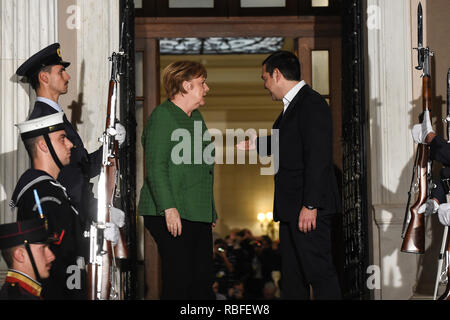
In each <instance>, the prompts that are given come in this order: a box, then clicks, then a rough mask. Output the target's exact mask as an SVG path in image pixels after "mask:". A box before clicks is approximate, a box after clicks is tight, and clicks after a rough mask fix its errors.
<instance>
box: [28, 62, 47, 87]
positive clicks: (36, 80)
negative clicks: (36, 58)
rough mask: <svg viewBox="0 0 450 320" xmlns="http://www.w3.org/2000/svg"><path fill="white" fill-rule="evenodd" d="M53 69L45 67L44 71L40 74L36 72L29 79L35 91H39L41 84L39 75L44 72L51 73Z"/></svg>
mask: <svg viewBox="0 0 450 320" xmlns="http://www.w3.org/2000/svg"><path fill="white" fill-rule="evenodd" d="M52 67H53V65H51V66H45V67H43V68H42V69H40V70H39V71H38V72H35V73H34V74H33V75H32V76H31V77H30V78H29V79H28V82H29V83H30V85H31V87H32V88H33V90H35V91H36V90H37V89H39V87H40V83H39V73H41V72H42V71H44V72H51V71H52Z"/></svg>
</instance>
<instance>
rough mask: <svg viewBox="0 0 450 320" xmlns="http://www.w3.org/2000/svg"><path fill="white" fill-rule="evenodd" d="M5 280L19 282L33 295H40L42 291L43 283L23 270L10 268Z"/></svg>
mask: <svg viewBox="0 0 450 320" xmlns="http://www.w3.org/2000/svg"><path fill="white" fill-rule="evenodd" d="M5 282H8V283H17V284H18V285H19V286H21V287H22V288H23V289H24V290H25V291H27V292H29V293H30V294H32V295H33V296H36V297H40V296H41V291H42V285H41V284H40V283H39V282H37V281H36V280H33V279H31V278H30V277H29V276H28V275H26V274H25V273H23V272H20V271H17V270H14V269H9V270H8V273H7V275H6V279H5Z"/></svg>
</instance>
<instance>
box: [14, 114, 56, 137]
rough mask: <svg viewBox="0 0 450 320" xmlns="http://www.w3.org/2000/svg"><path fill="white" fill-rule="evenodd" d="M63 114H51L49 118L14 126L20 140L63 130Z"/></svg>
mask: <svg viewBox="0 0 450 320" xmlns="http://www.w3.org/2000/svg"><path fill="white" fill-rule="evenodd" d="M63 116H64V112H57V113H53V114H51V115H49V116H44V117H40V118H35V119H32V120H28V121H25V122H21V123H18V124H16V126H17V128H19V132H20V135H21V137H22V140H26V139H29V138H34V137H38V136H42V135H44V134H48V133H50V132H54V131H59V130H64V120H63Z"/></svg>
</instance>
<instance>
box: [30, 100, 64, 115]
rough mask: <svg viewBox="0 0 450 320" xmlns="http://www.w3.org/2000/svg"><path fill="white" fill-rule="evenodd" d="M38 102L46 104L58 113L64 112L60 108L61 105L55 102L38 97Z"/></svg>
mask: <svg viewBox="0 0 450 320" xmlns="http://www.w3.org/2000/svg"><path fill="white" fill-rule="evenodd" d="M36 101H40V102H44V103H46V104H48V105H49V106H50V107H52V108H53V109H55V110H56V111H58V112H64V111H63V109H62V108H61V107H60V105H59V104H58V103H56V102H55V101H53V100H50V99H47V98H43V97H37V98H36Z"/></svg>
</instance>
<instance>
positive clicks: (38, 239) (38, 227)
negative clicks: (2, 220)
mask: <svg viewBox="0 0 450 320" xmlns="http://www.w3.org/2000/svg"><path fill="white" fill-rule="evenodd" d="M54 240H55V239H54V238H51V237H49V234H48V230H47V228H46V225H45V221H44V219H40V218H36V219H30V220H23V221H17V222H14V223H7V224H2V225H0V250H3V249H8V248H12V247H15V246H19V245H22V244H24V243H26V242H28V243H44V244H46V243H49V242H52V241H54Z"/></svg>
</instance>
